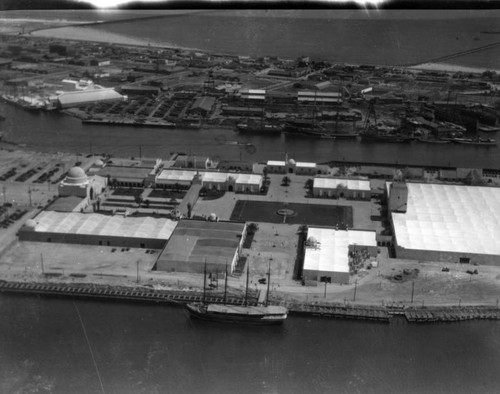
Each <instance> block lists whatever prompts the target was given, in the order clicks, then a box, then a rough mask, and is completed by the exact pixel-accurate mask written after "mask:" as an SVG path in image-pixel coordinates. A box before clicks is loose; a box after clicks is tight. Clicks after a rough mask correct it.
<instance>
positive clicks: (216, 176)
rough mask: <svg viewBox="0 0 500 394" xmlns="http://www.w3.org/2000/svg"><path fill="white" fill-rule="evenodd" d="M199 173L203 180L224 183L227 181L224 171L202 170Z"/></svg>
mask: <svg viewBox="0 0 500 394" xmlns="http://www.w3.org/2000/svg"><path fill="white" fill-rule="evenodd" d="M201 175H202V180H203V182H218V183H224V182H226V181H227V173H225V172H203V173H201Z"/></svg>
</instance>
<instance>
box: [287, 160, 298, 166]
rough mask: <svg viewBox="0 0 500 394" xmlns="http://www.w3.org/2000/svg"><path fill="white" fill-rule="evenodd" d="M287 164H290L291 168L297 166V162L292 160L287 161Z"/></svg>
mask: <svg viewBox="0 0 500 394" xmlns="http://www.w3.org/2000/svg"><path fill="white" fill-rule="evenodd" d="M288 164H290V165H291V166H294V165H295V164H297V162H296V161H295V160H293V159H290V160H288Z"/></svg>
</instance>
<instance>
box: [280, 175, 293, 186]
mask: <svg viewBox="0 0 500 394" xmlns="http://www.w3.org/2000/svg"><path fill="white" fill-rule="evenodd" d="M290 182H291V180H290V178H289V177H288V176H286V175H285V176H284V177H283V179H282V180H281V184H282V185H283V186H289V185H290Z"/></svg>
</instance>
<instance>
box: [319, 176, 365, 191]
mask: <svg viewBox="0 0 500 394" xmlns="http://www.w3.org/2000/svg"><path fill="white" fill-rule="evenodd" d="M313 187H314V188H320V189H336V188H344V189H348V190H364V191H370V190H371V189H370V181H369V180H363V179H339V178H314V184H313Z"/></svg>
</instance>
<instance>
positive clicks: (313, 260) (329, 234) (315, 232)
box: [304, 227, 377, 272]
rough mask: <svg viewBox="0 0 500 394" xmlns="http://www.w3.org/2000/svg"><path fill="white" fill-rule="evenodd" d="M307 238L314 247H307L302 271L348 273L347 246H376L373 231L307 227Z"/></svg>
mask: <svg viewBox="0 0 500 394" xmlns="http://www.w3.org/2000/svg"><path fill="white" fill-rule="evenodd" d="M307 237H308V239H310V238H311V237H313V238H314V239H315V240H316V241H317V243H316V246H312V247H311V246H307V247H306V249H305V256H304V270H310V271H325V272H349V245H362V246H377V240H376V233H375V231H358V230H348V231H346V230H335V229H330V228H318V227H309V229H308V230H307Z"/></svg>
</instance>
